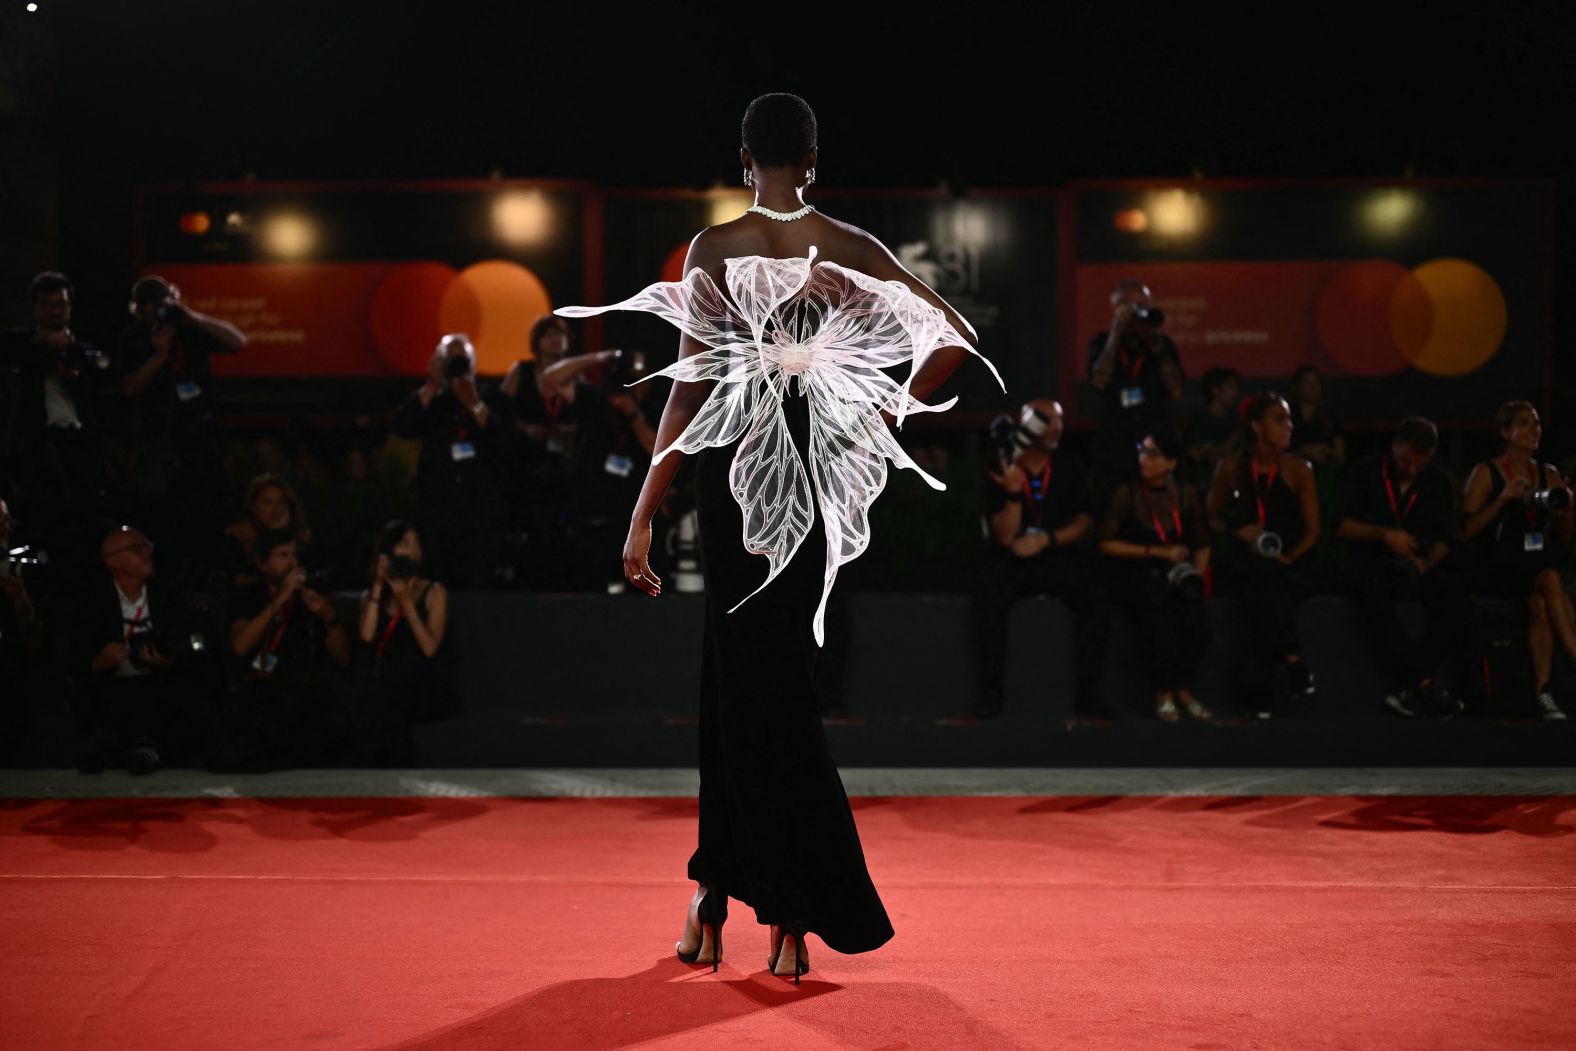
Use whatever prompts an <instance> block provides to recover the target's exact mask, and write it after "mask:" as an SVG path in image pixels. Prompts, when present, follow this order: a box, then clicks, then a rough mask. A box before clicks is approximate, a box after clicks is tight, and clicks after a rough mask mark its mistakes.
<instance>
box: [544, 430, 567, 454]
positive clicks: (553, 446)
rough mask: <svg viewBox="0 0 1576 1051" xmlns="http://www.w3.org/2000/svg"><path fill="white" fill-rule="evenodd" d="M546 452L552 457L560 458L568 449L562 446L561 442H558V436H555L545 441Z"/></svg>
mask: <svg viewBox="0 0 1576 1051" xmlns="http://www.w3.org/2000/svg"><path fill="white" fill-rule="evenodd" d="M547 451H548V452H550V453H552V454H553V455H554V456H562V455H564V454H565V453H567V452H568V451H569V449H568V448H567V447H566V446H565V445H564V443H563V442H561V441H559V440H558V435H556V434H555V435H553V436H552V437H551V438H549V439H547Z"/></svg>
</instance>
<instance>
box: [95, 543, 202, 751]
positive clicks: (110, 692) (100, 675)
mask: <svg viewBox="0 0 1576 1051" xmlns="http://www.w3.org/2000/svg"><path fill="white" fill-rule="evenodd" d="M99 550H100V556H101V558H102V561H103V563H104V566H105V568H106V569H108V570H109V575H110V578H111V579H110V581H106V582H104V583H105V584H111V585H112V586H108V587H106V586H104V585H103V584H101V585H99V586H97V587H95V588H93V589H92V590H91V592H90V593H89V595H88V598H87V603H86V605H85V606H84V607H83V609H82V617H81V623H80V625H79V627H78V631H77V649H78V653H79V656H78V658H77V660H76V662H75V663H76V664H77V666H78V667H79V668H80V669H82V670H84V671H86V672H87V673H88V674H87V678H86V681H85V683H84V689H83V690H82V691H81V694H82V700H83V702H84V704H85V708H86V711H85V715H86V721H87V724H88V726H87V729H88V743H87V747H86V749H85V750H84V752H83V755H82V758H81V760H80V762H79V764H78V769H79V770H80V772H82V773H85V774H96V773H102V772H103V771H104V769H105V768H106V767H109V766H124V767H125V768H126V769H127V770H128V771H129V772H131V773H133V774H146V773H151V772H152V771H153V770H155V769H157V768H158V767H159V766H160V765H162V764H163V763H164V761H165V760H166V759H167V758H168V757H169V756H170V755H171V754H173V753H177V752H179V751H181V750H183V749H184V748H186V747H188V746H191V745H194V744H195V743H196V741H197V740H198V739H199V737H200V736H201V735H200V721H199V720H198V719H197V718H196V716H195V713H194V711H193V699H194V698H193V696H192V693H191V690H190V681H189V679H188V678H187V677H186V676H185V675H183V674H182V672H183V671H184V670H186V669H185V668H183V666H184V665H188V664H190V663H192V662H193V661H195V660H196V659H197V658H196V656H195V655H196V654H198V653H200V652H201V651H202V649H203V648H204V647H203V639H202V636H201V634H200V633H199V632H197V631H196V630H195V625H194V622H193V621H192V619H191V618H190V617H189V616H188V615H187V612H186V610H185V608H184V607H183V605H182V604H181V602H180V600H179V598H178V597H177V596H176V595H175V594H173V593H172V592H171V591H169V590H167V589H165V588H164V587H163V586H162V585H161V584H159V583H156V582H155V580H154V560H153V544H152V543H151V542H150V541H149V540H148V538H147V536H146V535H145V534H144V533H143V532H142V531H141V530H139V529H135V528H133V527H131V526H120V527H118V528H116V529H115V530H113V531H111V532H110V533H109V534H108V535H106V536H105V537H104V539H103V541H102V542H101V544H100V548H99Z"/></svg>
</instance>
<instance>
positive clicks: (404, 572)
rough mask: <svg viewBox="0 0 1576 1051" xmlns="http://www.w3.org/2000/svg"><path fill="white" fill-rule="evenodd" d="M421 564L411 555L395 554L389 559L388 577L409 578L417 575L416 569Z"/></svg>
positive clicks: (391, 578) (395, 578)
mask: <svg viewBox="0 0 1576 1051" xmlns="http://www.w3.org/2000/svg"><path fill="white" fill-rule="evenodd" d="M420 568H421V566H420V565H419V564H418V563H417V561H416V560H415V559H414V558H411V557H410V556H409V555H395V556H394V557H393V558H391V559H389V568H388V578H389V579H390V580H409V579H411V578H412V577H414V576H415V575H416V570H418V569H420Z"/></svg>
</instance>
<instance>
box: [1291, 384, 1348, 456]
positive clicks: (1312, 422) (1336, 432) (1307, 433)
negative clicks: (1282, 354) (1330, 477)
mask: <svg viewBox="0 0 1576 1051" xmlns="http://www.w3.org/2000/svg"><path fill="white" fill-rule="evenodd" d="M1291 389H1292V402H1293V405H1292V417H1291V424H1292V426H1291V451H1292V452H1293V453H1295V454H1296V455H1298V456H1300V457H1302V458H1303V459H1304V460H1307V461H1308V462H1309V463H1312V464H1313V465H1314V466H1315V467H1329V468H1330V469H1331V470H1339V469H1340V468H1342V467H1345V466H1346V438H1345V437H1344V436H1342V434H1341V425H1340V423H1339V422H1338V421H1337V420H1336V419H1335V417H1334V416H1333V415H1331V413H1330V407H1329V405H1328V404H1327V403H1326V402H1325V400H1324V377H1323V376H1321V375H1320V374H1319V370H1318V369H1316V368H1314V367H1313V366H1312V365H1302V366H1299V367H1298V369H1297V371H1296V372H1294V373H1292V378H1291Z"/></svg>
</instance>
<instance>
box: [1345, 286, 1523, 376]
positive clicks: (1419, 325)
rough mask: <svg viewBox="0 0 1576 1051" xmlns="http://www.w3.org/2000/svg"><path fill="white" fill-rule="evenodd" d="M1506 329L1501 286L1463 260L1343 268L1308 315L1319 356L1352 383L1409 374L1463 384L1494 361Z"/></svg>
mask: <svg viewBox="0 0 1576 1051" xmlns="http://www.w3.org/2000/svg"><path fill="white" fill-rule="evenodd" d="M1507 321H1508V311H1507V310H1506V307H1505V295H1504V293H1503V292H1501V291H1500V288H1499V284H1498V283H1497V282H1496V281H1495V280H1494V278H1493V277H1491V276H1490V275H1489V273H1488V272H1487V271H1486V270H1484V269H1483V268H1482V267H1480V266H1477V265H1476V264H1474V263H1469V262H1467V261H1466V260H1465V259H1434V260H1430V261H1429V262H1426V263H1423V264H1422V265H1421V266H1417V267H1414V268H1413V269H1411V270H1408V269H1406V268H1405V267H1403V266H1401V265H1400V264H1399V263H1393V262H1389V261H1386V260H1363V261H1361V262H1356V263H1349V264H1347V265H1346V266H1343V267H1341V268H1340V269H1339V270H1337V271H1336V272H1335V273H1333V274H1331V275H1330V279H1329V280H1328V281H1327V282H1326V283H1325V286H1324V289H1323V291H1321V292H1320V294H1319V301H1318V304H1317V305H1316V307H1315V311H1314V327H1315V328H1316V329H1317V331H1318V334H1319V342H1320V343H1321V344H1322V345H1323V347H1324V350H1325V352H1326V353H1328V354H1329V355H1330V357H1331V358H1333V359H1335V361H1336V362H1337V363H1338V364H1339V365H1340V366H1341V367H1342V368H1343V369H1345V370H1346V371H1347V372H1349V373H1352V374H1354V375H1358V376H1388V375H1391V374H1393V373H1396V372H1399V371H1400V370H1402V369H1404V368H1406V367H1408V366H1411V367H1412V368H1415V369H1417V370H1418V371H1419V372H1426V373H1428V374H1429V375H1433V376H1464V375H1466V374H1467V373H1469V372H1473V371H1475V370H1476V369H1478V368H1481V367H1482V366H1483V364H1484V363H1485V362H1487V361H1488V360H1489V359H1490V358H1492V357H1493V356H1494V355H1495V354H1496V353H1498V351H1499V348H1500V347H1501V346H1502V345H1503V344H1504V341H1505V329H1506V324H1507Z"/></svg>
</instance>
